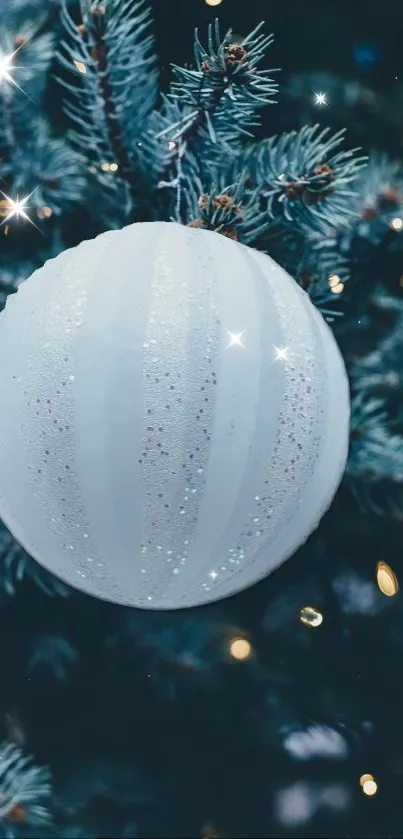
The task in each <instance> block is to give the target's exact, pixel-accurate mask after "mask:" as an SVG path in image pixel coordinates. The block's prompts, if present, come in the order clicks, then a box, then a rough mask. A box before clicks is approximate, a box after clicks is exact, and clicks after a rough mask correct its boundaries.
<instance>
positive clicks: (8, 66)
mask: <svg viewBox="0 0 403 839" xmlns="http://www.w3.org/2000/svg"><path fill="white" fill-rule="evenodd" d="M14 55H15V53H12V54H11V55H0V81H2V80H3V79H5V80H6V81H7V82H12V83H14V79H13V77H12V75H11V73H10V70H12V69H13V65H12V60H13V56H14Z"/></svg>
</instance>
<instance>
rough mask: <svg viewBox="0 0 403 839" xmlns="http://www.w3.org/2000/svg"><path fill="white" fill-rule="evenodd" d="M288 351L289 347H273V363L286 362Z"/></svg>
mask: <svg viewBox="0 0 403 839" xmlns="http://www.w3.org/2000/svg"><path fill="white" fill-rule="evenodd" d="M289 349H290V348H289V347H274V350H275V353H276V356H275V359H274V360H275V361H288V355H287V353H288V350H289Z"/></svg>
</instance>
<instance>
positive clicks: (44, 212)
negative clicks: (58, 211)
mask: <svg viewBox="0 0 403 839" xmlns="http://www.w3.org/2000/svg"><path fill="white" fill-rule="evenodd" d="M38 216H39V218H50V217H51V216H53V210H52V208H51V207H40V208H39V210H38Z"/></svg>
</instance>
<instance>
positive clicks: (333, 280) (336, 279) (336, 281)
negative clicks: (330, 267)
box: [329, 274, 341, 288]
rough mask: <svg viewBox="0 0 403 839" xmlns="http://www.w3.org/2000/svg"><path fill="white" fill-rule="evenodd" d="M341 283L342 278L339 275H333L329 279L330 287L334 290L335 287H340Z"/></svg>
mask: <svg viewBox="0 0 403 839" xmlns="http://www.w3.org/2000/svg"><path fill="white" fill-rule="evenodd" d="M339 283H341V279H340V277H339V275H338V274H332V275H331V276H330V277H329V285H330V288H334V286H335V285H338V284H339Z"/></svg>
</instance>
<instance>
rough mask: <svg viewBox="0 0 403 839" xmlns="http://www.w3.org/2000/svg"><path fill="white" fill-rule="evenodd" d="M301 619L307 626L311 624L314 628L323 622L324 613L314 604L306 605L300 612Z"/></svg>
mask: <svg viewBox="0 0 403 839" xmlns="http://www.w3.org/2000/svg"><path fill="white" fill-rule="evenodd" d="M299 619H300V621H301V623H303V624H305V626H310V627H312V628H314V629H316V627H317V626H320V625H321V624H322V623H323V615H322V613H321V612H318V610H317V609H314V607H313V606H304V607H303V609H301V611H300V613H299Z"/></svg>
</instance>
